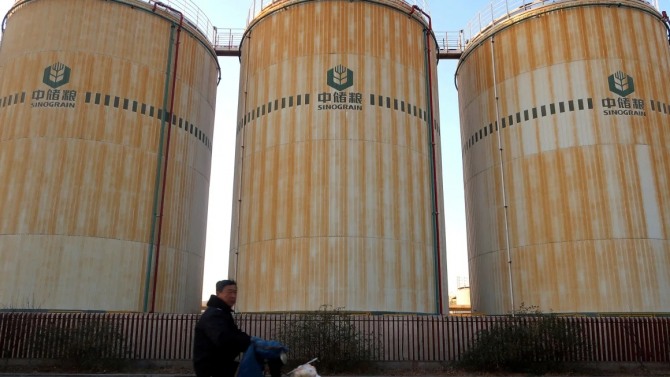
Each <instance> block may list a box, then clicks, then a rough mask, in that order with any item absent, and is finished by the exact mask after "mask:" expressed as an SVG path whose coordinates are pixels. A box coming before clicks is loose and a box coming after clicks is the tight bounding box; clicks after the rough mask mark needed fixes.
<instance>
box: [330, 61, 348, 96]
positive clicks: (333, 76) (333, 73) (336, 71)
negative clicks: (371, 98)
mask: <svg viewBox="0 0 670 377" xmlns="http://www.w3.org/2000/svg"><path fill="white" fill-rule="evenodd" d="M352 85H354V72H353V71H352V70H350V69H349V68H347V67H345V66H343V65H341V64H340V65H337V66H335V67H334V68H331V69H330V70H329V71H328V86H330V87H331V88H333V89H335V90H344V89H347V88H349V87H351V86H352Z"/></svg>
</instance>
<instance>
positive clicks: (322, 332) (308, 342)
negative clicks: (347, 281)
mask: <svg viewBox="0 0 670 377" xmlns="http://www.w3.org/2000/svg"><path fill="white" fill-rule="evenodd" d="M277 339H278V340H279V341H280V342H282V343H284V344H286V345H287V346H288V347H289V349H290V351H289V354H288V355H289V358H290V362H289V368H292V367H295V366H297V365H299V364H304V363H305V362H307V361H309V360H311V359H313V358H318V359H319V360H318V364H316V365H315V366H316V367H317V370H318V371H319V374H321V373H324V372H325V373H341V372H353V371H362V370H365V369H366V368H367V367H368V366H369V363H370V361H371V360H374V359H375V358H376V357H375V356H376V355H379V352H380V351H381V345H380V344H381V343H380V342H379V341H378V339H377V337H376V336H375V335H374V334H373V333H364V332H362V331H360V330H359V329H358V328H356V326H355V324H354V323H353V322H352V321H351V317H350V316H349V315H346V314H344V313H343V312H342V310H341V309H334V310H333V309H331V308H330V307H328V306H325V305H324V306H322V307H321V309H320V310H318V311H314V312H309V313H303V314H298V315H296V317H294V318H293V320H291V321H288V322H284V323H282V325H281V326H280V327H279V328H278V333H277Z"/></svg>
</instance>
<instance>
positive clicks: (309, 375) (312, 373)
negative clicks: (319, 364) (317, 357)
mask: <svg viewBox="0 0 670 377" xmlns="http://www.w3.org/2000/svg"><path fill="white" fill-rule="evenodd" d="M291 377H320V376H319V375H318V374H317V373H316V368H314V366H313V365H311V364H303V365H301V366H299V367H297V368H295V370H293V373H291Z"/></svg>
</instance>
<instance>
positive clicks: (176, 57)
mask: <svg viewBox="0 0 670 377" xmlns="http://www.w3.org/2000/svg"><path fill="white" fill-rule="evenodd" d="M157 6H162V7H164V8H165V9H168V10H171V11H173V12H175V13H178V14H179V27H177V40H176V42H175V52H174V68H173V70H172V93H170V111H169V112H168V114H165V111H163V118H166V117H169V119H168V120H167V121H168V122H167V139H166V141H165V159H164V160H165V161H164V163H163V183H162V185H163V187H162V188H161V205H160V213H159V215H158V216H159V218H158V235H157V236H156V263H155V264H154V284H153V293H152V297H151V313H153V312H154V308H155V305H156V286H157V285H158V258H159V257H160V250H161V231H162V230H163V210H164V208H165V188H166V186H167V183H166V182H167V180H166V177H167V167H168V162H169V159H168V157H169V155H170V136H171V134H172V133H171V131H172V121H173V117H174V115H173V113H174V96H175V91H176V89H177V66H178V64H179V43H180V36H181V29H182V26H183V25H184V14H183V13H182V12H181V11H178V10H176V9H174V8H172V7H170V6H168V5H165V4H163V3H160V2H157V3H155V4H154V9H153V11H154V12H155V11H156V7H157ZM172 28H173V29H174V25H173V26H172ZM164 110H165V109H164ZM159 158H160V157H159Z"/></svg>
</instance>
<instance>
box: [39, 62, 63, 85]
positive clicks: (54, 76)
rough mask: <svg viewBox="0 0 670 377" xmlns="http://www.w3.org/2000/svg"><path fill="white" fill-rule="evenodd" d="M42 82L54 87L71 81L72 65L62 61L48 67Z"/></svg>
mask: <svg viewBox="0 0 670 377" xmlns="http://www.w3.org/2000/svg"><path fill="white" fill-rule="evenodd" d="M42 82H43V83H45V84H47V85H48V86H50V87H51V88H54V89H56V88H58V87H61V86H63V85H65V84H67V83H68V82H70V67H68V66H66V65H65V64H63V63H60V62H58V63H54V64H53V65H51V66H49V67H46V68H45V69H44V77H43V78H42Z"/></svg>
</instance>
